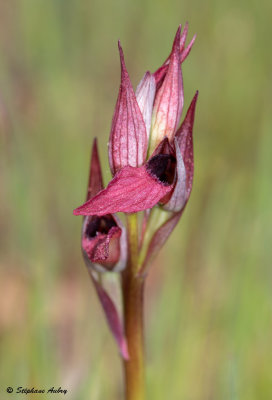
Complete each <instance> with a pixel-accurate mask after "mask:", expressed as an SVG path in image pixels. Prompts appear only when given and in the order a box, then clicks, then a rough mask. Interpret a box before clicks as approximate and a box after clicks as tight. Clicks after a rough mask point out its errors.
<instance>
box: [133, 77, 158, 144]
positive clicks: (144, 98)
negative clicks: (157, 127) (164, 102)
mask: <svg viewBox="0 0 272 400" xmlns="http://www.w3.org/2000/svg"><path fill="white" fill-rule="evenodd" d="M155 92H156V83H155V78H154V76H153V75H152V74H151V73H150V72H149V71H147V72H146V73H145V75H144V77H143V79H142V80H141V82H140V83H139V85H138V86H137V89H136V99H137V102H138V104H139V107H140V110H141V113H142V115H143V119H144V122H145V127H146V133H147V138H149V135H150V126H151V116H152V109H153V103H154V98H155Z"/></svg>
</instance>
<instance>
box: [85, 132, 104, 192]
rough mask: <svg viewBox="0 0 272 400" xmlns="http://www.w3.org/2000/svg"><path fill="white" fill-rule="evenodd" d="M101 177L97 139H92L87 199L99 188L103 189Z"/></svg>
mask: <svg viewBox="0 0 272 400" xmlns="http://www.w3.org/2000/svg"><path fill="white" fill-rule="evenodd" d="M103 187H104V186H103V178H102V172H101V166H100V160H99V154H98V148H97V139H96V138H95V139H94V141H93V147H92V155H91V162H90V174H89V183H88V192H87V200H89V199H90V198H91V197H93V196H95V195H96V194H97V193H98V192H100V190H102V189H103Z"/></svg>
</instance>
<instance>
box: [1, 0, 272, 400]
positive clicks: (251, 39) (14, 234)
mask: <svg viewBox="0 0 272 400" xmlns="http://www.w3.org/2000/svg"><path fill="white" fill-rule="evenodd" d="M15 4H16V6H15ZM15 4H13V2H8V1H2V2H1V3H0V60H1V62H0V129H1V142H0V145H1V159H0V163H1V165H0V166H1V169H0V179H1V208H0V218H1V224H0V234H1V242H0V250H1V269H0V275H1V280H0V298H1V305H0V311H1V313H0V328H1V339H2V340H1V347H0V357H1V361H2V362H1V364H2V368H1V375H0V380H1V389H0V390H1V391H2V388H3V387H5V386H8V385H10V386H14V387H17V386H28V387H31V386H32V385H35V386H36V387H42V388H43V387H51V386H53V385H54V386H55V387H58V386H59V385H62V387H66V388H67V389H68V390H69V394H68V395H67V396H66V397H68V398H69V399H73V400H81V399H86V398H90V399H92V400H95V399H97V400H100V399H112V400H115V399H116V400H119V399H120V398H121V393H122V375H121V369H118V368H117V366H118V363H119V361H118V355H117V352H116V349H115V347H114V343H113V341H112V339H111V337H110V335H109V333H108V332H107V329H106V326H105V323H104V319H103V316H102V313H101V310H100V308H99V304H98V302H97V300H96V298H95V295H94V292H93V289H92V287H91V285H90V283H89V282H88V279H87V274H86V271H85V267H84V265H83V262H82V259H81V254H80V229H81V228H80V225H81V219H80V218H78V217H77V218H76V217H73V215H72V209H73V208H74V207H76V206H78V205H79V204H80V203H81V202H82V201H83V200H84V197H85V190H86V181H87V171H88V161H89V148H90V146H91V143H92V139H93V137H94V136H98V138H99V144H100V152H101V156H102V159H103V164H104V165H105V179H106V180H108V179H109V178H110V174H109V172H108V171H107V172H106V168H107V148H106V143H107V140H108V134H109V129H110V123H111V117H112V113H113V108H114V104H115V101H116V97H117V90H118V85H119V75H120V72H119V60H118V54H117V46H116V41H117V39H118V38H120V39H121V40H122V44H123V47H124V51H125V56H126V61H127V66H128V69H129V72H130V75H131V77H132V81H133V84H134V85H136V84H137V82H138V81H139V79H140V78H141V76H142V74H143V73H144V72H145V70H146V69H150V70H154V69H155V68H156V67H157V66H158V65H159V64H160V63H161V62H162V61H163V60H164V58H165V57H166V56H167V55H168V52H169V49H170V46H171V42H172V39H173V35H174V33H175V30H176V28H177V25H178V23H180V22H183V23H184V22H185V21H186V20H189V22H190V36H192V34H193V33H195V32H197V35H198V37H197V41H196V44H195V46H194V49H193V51H192V53H191V55H190V57H189V59H188V60H187V61H186V62H185V64H184V67H183V72H184V82H185V96H186V97H185V99H186V106H188V104H189V101H190V100H191V98H192V96H193V94H194V91H195V90H196V89H199V90H200V97H199V104H198V109H197V117H196V125H195V160H196V171H195V181H194V190H193V193H192V197H191V200H190V204H189V206H188V208H187V209H186V212H185V214H184V216H183V218H182V221H181V223H180V225H179V226H178V228H177V229H176V231H175V233H174V234H173V236H172V238H171V239H170V240H169V242H168V245H167V246H166V248H165V249H164V250H163V251H162V253H161V255H160V257H159V259H157V261H156V262H155V264H154V266H153V269H152V272H151V274H150V277H149V280H148V286H147V297H146V332H147V333H146V336H147V338H146V339H147V363H148V369H147V376H148V399H150V400H151V399H156V400H160V399H165V398H169V399H171V400H182V399H185V400H205V399H207V400H211V399H214V400H218V399H220V400H221V399H222V400H225V399H226V400H238V399H239V400H256V399H258V400H268V399H270V398H272V384H271V382H272V363H271V357H272V350H271V341H272V318H271V311H272V310H271V309H272V306H271V304H272V298H271V297H272V296H271V293H272V291H271V241H272V230H271V225H272V209H271V194H272V193H271V192H272V190H271V171H272V165H271V164H272V162H271V149H272V135H271V128H272V121H271V120H272V116H271V89H272V87H271V86H272V85H271V67H272V63H271V55H270V50H269V38H270V37H271V34H272V28H271V23H270V16H271V4H270V2H269V1H268V0H264V1H262V2H261V3H257V2H246V1H242V0H240V1H238V2H237V1H229V2H223V1H213V0H208V1H206V2H202V1H200V0H199V1H195V2H191V1H188V0H185V1H183V2H179V1H170V2H166V1H162V0H159V1H157V2H154V1H151V0H147V1H145V2H144V1H139V2H132V1H128V2H124V1H119V0H117V1H115V2H109V1H107V2H99V1H97V0H95V1H92V2H89V1H84V0H83V1H78V2H76V1H68V0H66V1H64V0H54V1H53V0H47V1H43V0H28V1H23V0H21V1H19V0H18V1H16V2H15ZM39 398H41V399H42V395H40V396H39ZM44 399H48V396H45V397H44Z"/></svg>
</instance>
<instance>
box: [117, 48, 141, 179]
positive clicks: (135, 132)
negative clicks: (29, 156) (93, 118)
mask: <svg viewBox="0 0 272 400" xmlns="http://www.w3.org/2000/svg"><path fill="white" fill-rule="evenodd" d="M118 46H119V52H120V61H121V84H120V89H119V95H118V99H117V103H116V107H115V112H114V116H113V119H112V126H111V133H110V141H109V162H110V167H111V171H112V173H113V174H115V173H116V172H117V171H118V170H119V169H120V168H122V167H125V166H127V165H130V166H132V167H138V166H141V165H142V164H143V162H144V161H145V159H146V153H147V133H146V128H145V123H144V120H143V116H142V113H141V110H140V108H139V105H138V103H137V100H136V96H135V93H134V91H133V88H132V85H131V82H130V79H129V75H128V72H127V69H126V66H125V60H124V54H123V50H122V47H121V45H120V42H119V43H118Z"/></svg>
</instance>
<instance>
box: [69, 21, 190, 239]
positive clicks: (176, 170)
mask: <svg viewBox="0 0 272 400" xmlns="http://www.w3.org/2000/svg"><path fill="white" fill-rule="evenodd" d="M187 32H188V25H187V24H186V26H185V28H184V31H183V33H182V34H181V27H180V26H179V28H178V30H177V33H176V35H175V39H174V42H173V46H172V51H171V53H170V55H169V57H168V58H167V60H166V61H165V62H164V63H163V65H162V66H161V67H160V68H159V69H158V70H157V71H155V72H154V73H153V74H151V73H150V72H149V71H148V72H146V74H145V75H144V77H143V79H142V80H141V82H140V83H139V85H138V87H137V89H136V94H135V93H134V91H133V88H132V85H131V82H130V78H129V75H128V72H127V69H126V66H125V61H124V55H123V51H122V48H121V45H120V43H118V45H119V52H120V60H121V84H120V89H119V95H118V99H117V103H116V107H115V112H114V116H113V120H112V127H111V133H110V141H109V162H110V167H111V171H112V173H113V175H114V177H113V179H112V181H111V182H110V183H109V184H108V186H107V187H106V189H103V190H100V191H99V192H98V193H97V194H96V195H95V196H94V197H92V198H90V199H89V200H88V201H87V202H86V203H84V204H83V205H82V206H80V207H78V208H77V209H76V210H74V214H76V215H96V216H104V215H107V214H112V213H116V212H125V213H131V212H138V211H142V210H146V209H149V208H152V207H153V206H155V205H156V204H158V203H159V204H161V205H162V206H163V207H164V208H165V209H167V210H168V211H173V212H179V211H180V210H182V209H183V208H184V206H185V204H186V202H187V200H188V198H189V196H190V193H191V189H192V181H193V169H194V162H193V140H192V133H193V124H194V114H195V106H196V100H197V93H196V95H195V96H194V98H193V100H192V102H191V105H190V107H189V109H188V111H187V114H186V116H185V118H184V121H183V123H182V124H181V126H180V127H179V128H178V124H179V120H180V117H181V114H182V109H183V102H184V100H183V97H184V96H183V83H182V73H181V63H182V62H183V61H184V60H185V58H186V57H187V56H188V54H189V52H190V50H191V47H192V45H193V43H194V40H195V37H194V38H193V39H192V41H191V42H190V44H189V45H188V46H187V47H186V48H185V41H186V37H187ZM148 154H149V156H148ZM106 225H107V224H106ZM113 228H114V227H113V226H111V228H110V229H109V231H108V233H109V235H117V231H115V230H114V233H113V231H111V230H112V229H113ZM110 232H111V233H110Z"/></svg>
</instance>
